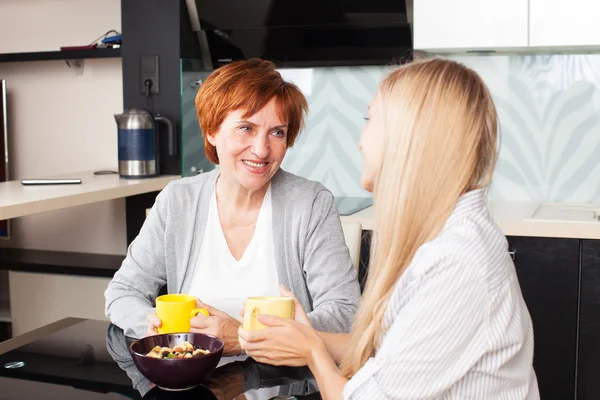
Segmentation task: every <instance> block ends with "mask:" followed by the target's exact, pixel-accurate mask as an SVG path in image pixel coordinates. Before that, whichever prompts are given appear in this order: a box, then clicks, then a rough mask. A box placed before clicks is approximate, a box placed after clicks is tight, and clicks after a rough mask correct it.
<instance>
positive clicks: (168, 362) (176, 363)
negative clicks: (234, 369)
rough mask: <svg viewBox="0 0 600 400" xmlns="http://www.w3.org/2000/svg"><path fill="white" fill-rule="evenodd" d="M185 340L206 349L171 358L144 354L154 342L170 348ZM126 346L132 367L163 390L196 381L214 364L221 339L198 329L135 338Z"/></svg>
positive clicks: (209, 371) (221, 344) (212, 367)
mask: <svg viewBox="0 0 600 400" xmlns="http://www.w3.org/2000/svg"><path fill="white" fill-rule="evenodd" d="M186 341H187V342H190V343H191V344H193V345H194V346H198V347H200V348H201V349H204V350H208V351H210V353H209V354H205V355H199V356H196V357H192V358H182V359H175V360H174V359H164V358H152V357H148V356H146V354H148V352H149V351H150V350H152V349H153V348H154V347H155V346H160V347H170V348H173V347H174V346H177V345H178V344H181V343H183V342H186ZM129 350H130V352H131V356H132V357H133V362H134V363H135V365H136V367H137V368H138V370H139V371H140V372H141V373H142V375H144V376H145V377H146V379H148V380H149V381H150V382H152V383H154V384H156V385H157V386H159V387H161V388H162V389H166V390H183V389H189V388H192V387H194V386H197V385H198V384H200V383H201V382H202V381H203V380H204V379H205V378H206V377H207V376H208V375H209V374H210V373H211V372H212V371H213V370H214V369H215V368H216V367H217V365H218V364H219V360H221V356H222V355H223V341H222V340H221V339H219V338H218V337H215V336H211V335H205V334H202V333H191V332H187V333H165V334H162V335H154V336H148V337H145V338H143V339H139V340H136V341H135V342H133V343H131V346H129Z"/></svg>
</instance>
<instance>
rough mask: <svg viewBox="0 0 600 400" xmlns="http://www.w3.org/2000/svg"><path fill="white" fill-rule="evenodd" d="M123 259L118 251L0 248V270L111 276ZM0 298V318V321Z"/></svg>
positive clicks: (0, 308)
mask: <svg viewBox="0 0 600 400" xmlns="http://www.w3.org/2000/svg"><path fill="white" fill-rule="evenodd" d="M124 259H125V256H124V255H118V254H92V253H72V252H64V251H46V250H28V249H14V248H0V260H2V261H0V269H7V270H11V271H20V272H37V273H45V274H60V275H78V276H94V277H103V278H112V277H113V275H114V274H115V272H117V270H118V269H119V268H120V267H121V263H122V262H123V260H124ZM2 307H3V305H2V302H1V301H0V321H2V315H3V311H2Z"/></svg>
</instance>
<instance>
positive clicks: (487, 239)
mask: <svg viewBox="0 0 600 400" xmlns="http://www.w3.org/2000/svg"><path fill="white" fill-rule="evenodd" d="M383 329H384V330H383V332H384V333H383V334H384V337H383V341H382V345H381V347H380V348H379V349H378V351H377V353H376V354H375V356H374V357H372V358H370V359H369V360H368V361H367V362H366V363H365V365H364V366H363V367H362V368H361V369H360V370H359V371H358V372H357V373H356V375H355V376H354V377H353V378H352V379H351V380H350V381H349V382H348V383H347V384H346V386H345V387H344V398H345V399H351V400H358V399H369V400H377V399H399V400H400V399H402V400H405V399H406V400H407V399H476V400H500V399H503V400H512V399H515V400H516V399H527V400H530V399H531V400H534V399H539V398H540V395H539V390H538V384H537V378H536V375H535V372H534V370H533V327H532V323H531V317H530V315H529V312H528V310H527V306H526V305H525V302H524V300H523V296H522V294H521V289H520V287H519V282H518V280H517V275H516V272H515V267H514V264H513V262H512V260H511V258H510V255H509V254H508V244H507V241H506V238H505V236H504V235H503V233H502V232H501V231H500V229H499V227H498V226H497V225H496V223H495V222H494V221H493V220H492V218H491V216H490V214H489V212H488V210H487V208H486V205H485V202H484V192H483V190H475V191H472V192H469V193H466V194H465V195H463V196H462V197H461V198H460V200H459V201H458V203H457V205H456V207H455V209H454V211H453V212H452V214H451V215H450V217H449V218H448V220H447V221H446V223H445V225H444V228H443V229H442V231H441V232H440V234H439V235H438V236H437V237H436V238H435V239H434V240H432V241H430V242H428V243H425V244H424V245H422V246H421V247H420V248H419V250H418V251H417V253H416V254H415V257H414V259H413V261H412V262H411V264H410V266H409V267H408V268H407V269H406V271H405V272H404V274H403V275H402V277H401V278H400V280H399V281H398V283H397V285H396V288H395V290H394V293H393V295H392V297H391V298H390V302H389V304H388V307H387V309H386V312H385V315H384V320H383Z"/></svg>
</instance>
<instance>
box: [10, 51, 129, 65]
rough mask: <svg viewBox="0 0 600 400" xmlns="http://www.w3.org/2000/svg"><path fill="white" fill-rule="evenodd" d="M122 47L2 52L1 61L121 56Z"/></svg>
mask: <svg viewBox="0 0 600 400" xmlns="http://www.w3.org/2000/svg"><path fill="white" fill-rule="evenodd" d="M120 57H121V49H120V48H117V49H90V50H65V51H40V52H32V53H4V54H0V62H20V61H48V60H81V59H86V58H120Z"/></svg>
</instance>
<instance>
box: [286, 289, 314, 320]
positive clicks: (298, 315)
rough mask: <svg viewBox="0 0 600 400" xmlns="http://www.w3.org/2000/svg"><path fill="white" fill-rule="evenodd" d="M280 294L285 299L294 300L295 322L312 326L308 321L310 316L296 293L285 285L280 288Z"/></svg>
mask: <svg viewBox="0 0 600 400" xmlns="http://www.w3.org/2000/svg"><path fill="white" fill-rule="evenodd" d="M279 293H281V296H283V297H291V298H292V299H294V320H295V321H296V322H300V323H301V324H304V325H307V326H312V325H311V323H310V320H309V319H308V315H307V314H306V311H305V310H304V307H302V304H300V302H299V301H298V299H297V298H296V296H295V295H294V293H292V292H291V291H289V290H288V289H287V288H286V287H285V286H283V285H280V286H279Z"/></svg>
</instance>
